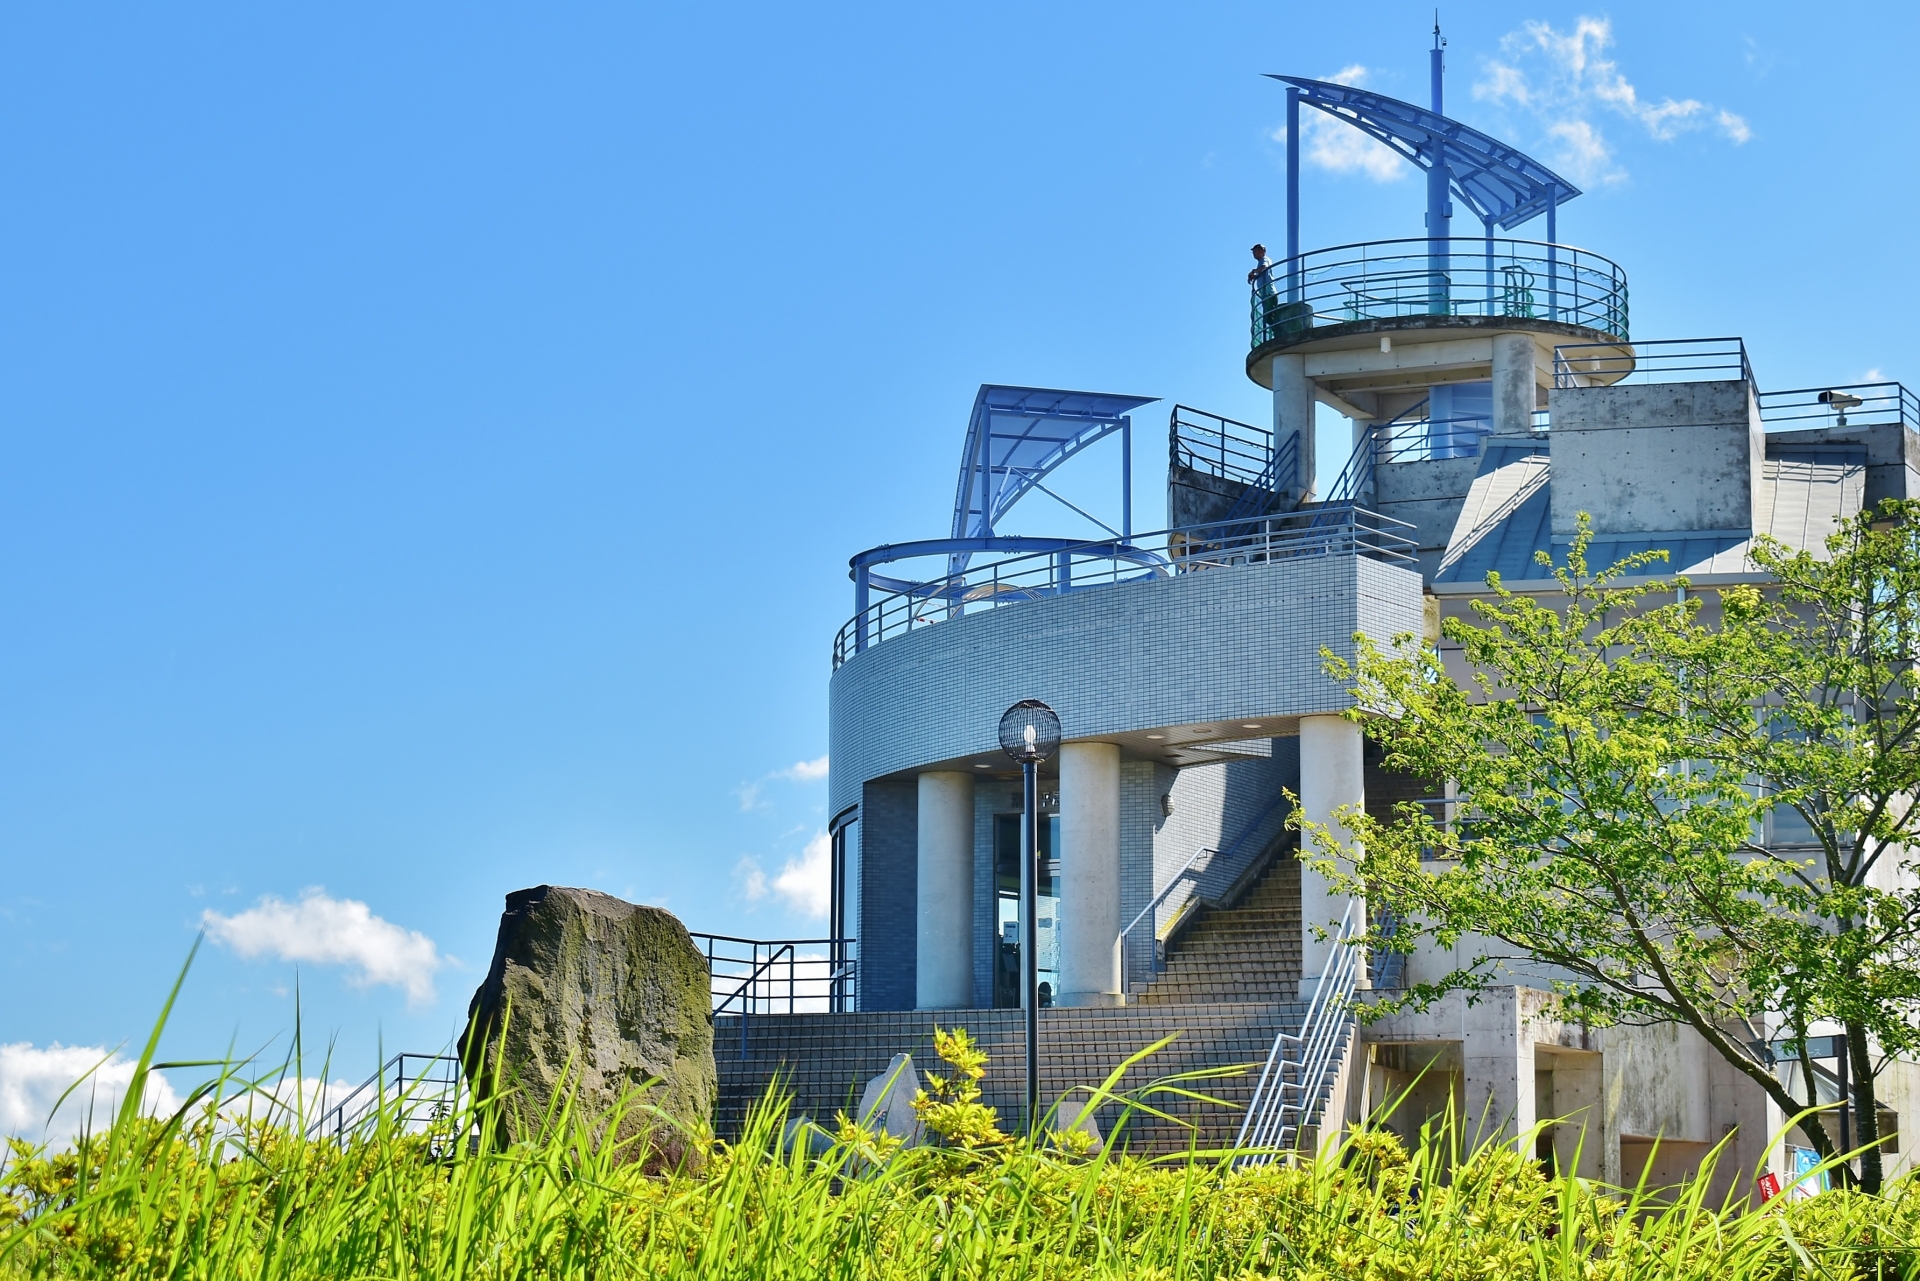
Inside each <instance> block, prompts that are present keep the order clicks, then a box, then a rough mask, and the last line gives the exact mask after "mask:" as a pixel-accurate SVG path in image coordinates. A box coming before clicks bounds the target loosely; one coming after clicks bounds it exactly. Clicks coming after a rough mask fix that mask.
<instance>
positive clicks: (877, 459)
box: [0, 2, 1920, 1128]
mask: <svg viewBox="0 0 1920 1281" xmlns="http://www.w3.org/2000/svg"><path fill="white" fill-rule="evenodd" d="M1913 12H1914V11H1913V10H1911V9H1910V8H1908V7H1907V6H1901V5H1848V4H1828V5H1823V6H1821V7H1820V8H1819V10H1818V11H1817V15H1816V14H1815V13H1813V12H1811V11H1809V10H1807V9H1806V8H1805V7H1804V6H1790V5H1785V4H1759V5H1756V4H1750V3H1747V4H1689V5H1675V4H1671V3H1661V4H1653V3H1631V4H1620V5H1614V6H1608V7H1601V6H1582V5H1571V6H1569V5H1561V4H1501V5H1491V4H1487V5H1474V6H1471V7H1465V6H1459V7H1448V8H1447V9H1446V10H1445V11H1444V12H1443V15H1442V16H1443V19H1444V21H1445V24H1446V29H1447V34H1448V37H1449V40H1450V54H1449V67H1450V71H1449V106H1450V108H1451V109H1452V111H1453V112H1454V114H1457V115H1459V116H1462V117H1463V118H1465V119H1467V120H1468V121H1470V122H1472V123H1475V124H1478V125H1480V126H1482V127H1485V128H1488V129H1489V130H1492V131H1494V132H1497V133H1499V134H1501V135H1502V136H1504V137H1507V138H1509V139H1510V140H1512V141H1514V142H1516V143H1518V144H1520V145H1522V146H1524V147H1527V148H1530V149H1533V150H1535V151H1536V154H1538V155H1540V156H1541V157H1542V158H1543V159H1546V160H1548V161H1549V162H1550V163H1553V164H1555V165H1557V166H1560V167H1562V168H1563V169H1564V170H1565V171H1566V172H1568V173H1569V174H1570V175H1571V176H1574V177H1576V179H1577V180H1579V181H1581V182H1582V183H1583V184H1584V185H1585V187H1586V190H1587V194H1586V195H1585V196H1583V197H1582V198H1581V199H1580V200H1578V201H1576V202H1574V203H1573V204H1571V205H1569V206H1568V207H1567V208H1566V210H1565V211H1564V212H1563V214H1562V219H1561V238H1562V239H1563V240H1565V241H1570V242H1573V243H1577V244H1582V245H1585V246H1587V247H1590V248H1592V249H1594V250H1597V251H1598V252H1600V253H1603V254H1606V255H1608V256H1610V257H1612V258H1614V259H1615V260H1616V261H1618V262H1620V263H1621V264H1622V265H1623V266H1624V267H1625V269H1626V271H1627V273H1628V276H1629V279H1630V280H1631V282H1632V305H1633V327H1634V331H1635V333H1636V335H1637V336H1640V337H1648V338H1651V337H1663V336H1676V337H1685V336H1702V335H1719V334H1741V335H1744V336H1745V337H1746V339H1747V341H1748V344H1749V347H1750V350H1751V352H1752V355H1753V360H1754V364H1755V368H1756V370H1757V373H1758V377H1759V378H1760V380H1761V382H1762V384H1763V385H1764V386H1768V387H1795V386H1805V385H1808V384H1815V383H1827V382H1846V381H1854V380H1858V379H1861V378H1864V377H1868V376H1870V375H1876V374H1877V375H1879V376H1885V377H1888V378H1902V377H1905V378H1907V379H1909V380H1910V381H1920V366H1916V365H1914V364H1913V362H1912V357H1911V356H1910V355H1909V353H1910V352H1912V350H1913V348H1914V336H1915V335H1914V319H1913V316H1914V311H1913V306H1912V301H1911V300H1912V299H1913V298H1914V297H1916V296H1920V290H1916V288H1915V286H1916V283H1920V282H1916V279H1915V277H1916V266H1915V261H1914V255H1913V251H1912V244H1913V242H1912V239H1911V233H1910V224H1911V212H1910V211H1911V209H1912V208H1913V207H1914V206H1915V203H1916V192H1915V190H1914V188H1915V178H1914V173H1915V171H1916V166H1915V164H1914V161H1915V159H1916V157H1915V154H1914V144H1913V142H1912V133H1911V129H1910V128H1908V127H1906V126H1905V124H1904V122H1905V121H1907V120H1909V119H1910V118H1911V104H1910V102H1908V101H1906V100H1905V98H1904V96H1903V95H1904V92H1905V91H1904V89H1903V86H1905V85H1906V84H1907V82H1908V79H1909V77H1908V71H1909V68H1908V66H1907V62H1908V57H1907V55H1908V53H1909V52H1910V50H1911V48H1912V47H1913V45H1914V42H1915V36H1916V35H1920V31H1916V26H1920V23H1917V22H1916V20H1915V18H1914V16H1913ZM3 21H4V38H0V139H4V142H3V145H4V154H5V157H6V180H5V184H4V185H5V191H6V196H5V199H4V200H0V227H3V229H4V240H5V245H6V250H5V254H4V263H5V271H4V278H3V279H0V327H4V331H3V332H0V593H3V598H4V601H5V605H4V622H5V626H4V627H3V628H0V870H4V873H5V875H4V877H0V936H3V937H4V938H5V940H6V945H5V947H4V948H3V949H0V957H4V964H5V966H6V973H5V975H4V991H5V992H6V995H5V997H4V998H0V1046H3V1047H5V1049H4V1051H0V1078H7V1079H8V1080H12V1081H13V1082H14V1083H15V1084H16V1085H19V1083H20V1082H23V1081H25V1082H27V1083H28V1085H29V1086H31V1089H28V1090H27V1093H26V1094H22V1095H20V1097H29V1096H30V1097H35V1098H37V1097H40V1096H39V1095H36V1094H33V1093H32V1091H33V1090H37V1089H40V1088H41V1086H42V1085H44V1083H45V1081H46V1080H48V1079H51V1077H52V1076H57V1075H58V1073H59V1071H62V1070H65V1068H64V1067H63V1066H62V1065H64V1064H66V1063H67V1062H68V1060H67V1059H56V1057H49V1056H52V1055H53V1053H54V1052H53V1051H52V1049H51V1047H52V1046H53V1045H55V1044H56V1043H58V1044H60V1045H63V1046H67V1047H75V1046H79V1047H112V1046H114V1045H116V1044H118V1043H120V1042H121V1041H123V1040H125V1039H126V1038H128V1037H130V1036H135V1035H137V1034H140V1033H142V1032H143V1031H144V1029H145V1028H146V1026H147V1025H148V1022H149V1020H150V1019H151V1017H152V1015H153V1013H154V1011H155V1010H156V1009H157V1007H158V1004H159V1001H160V1000H161V998H162V996H163V995H164V991H165V988H166V985H167V982H168V981H169V980H170V978H171V976H172V973H173V971H174V970H175V969H176V968H177V966H178V965H179V963H180V961H181V959H182V958H183V957H184V956H185V954H186V951H187V949H188V947H189V946H190V944H191V943H192V940H193V938H194V935H195V933H196V931H198V930H199V929H200V928H201V927H202V925H203V924H208V923H211V924H212V925H213V927H214V938H213V941H212V942H210V944H209V946H208V947H207V948H206V949H205V950H204V951H203V952H202V954H201V959H200V961H199V963H198V966H197V968H196V971H195V973H194V975H193V978H192V980H191V983H190V985H189V987H188V989H187V992H186V995H185V998H184V1000H183V1002H182V1004H181V1007H180V1009H179V1011H178V1013H177V1015H176V1018H175V1022H174V1025H173V1033H172V1036H171V1038H170V1042H169V1048H170V1049H171V1050H172V1051H173V1052H174V1053H176V1054H188V1053H194V1054H198V1053H204V1052H207V1051H213V1052H218V1051H221V1050H223V1049H225V1047H226V1046H227V1045H228V1044H229V1043H230V1042H231V1043H233V1044H235V1045H238V1046H241V1047H248V1048H251V1047H255V1046H259V1045H262V1044H266V1043H268V1042H270V1041H271V1040H272V1038H274V1037H275V1036H276V1035H281V1034H284V1032H285V1031H286V1030H287V1029H288V1028H289V1027H290V1025H291V1023H292V1018H293V989H294V984H295V977H296V972H297V973H298V979H299V986H300V991H301V996H302V1000H303V1008H304V1011H305V1016H306V1021H307V1030H308V1033H309V1037H310V1039H311V1040H315V1041H324V1040H325V1039H326V1038H327V1037H329V1036H331V1037H334V1038H336V1039H337V1040H336V1043H337V1047H338V1049H337V1056H338V1058H339V1059H340V1060H341V1066H340V1067H339V1069H338V1073H339V1074H340V1075H345V1076H354V1077H357V1076H359V1075H362V1074H364V1072H365V1071H366V1070H368V1069H369V1068H370V1066H371V1064H372V1062H373V1059H374V1056H375V1054H376V1052H377V1049H378V1047H379V1046H381V1045H382V1044H384V1045H385V1046H386V1047H387V1048H388V1049H390V1050H391V1049H395V1048H423V1049H424V1048H436V1047H438V1046H439V1045H440V1044H442V1043H443V1042H444V1041H445V1039H446V1037H447V1036H448V1035H449V1033H450V1031H451V1030H452V1028H453V1027H454V1026H455V1025H456V1024H457V1023H458V1022H459V1020H460V1017H461V1015H462V1012H463V1011H464V1009H465V1004H466V1000H467V997H468V996H469V994H470V993H471V991H472V989H473V986H474V984H475V983H476V982H477V981H478V979H479V977H480V975H481V972H482V970H483V968H484V966H485V963H486V961H487V958H488V955H489V953H490V950H491V946H492V938H493V931H494V927H495V924H496V922H497V918H498V912H499V908H500V902H501V896H502V895H503V894H504V893H506V892H507V891H509V890H511V889H514V888H517V887H520V886H524V885H530V884H537V883H539V882H542V881H548V882H554V883H562V884H575V885H588V886H594V887H598V888H601V889H605V890H608V891H610V892H613V893H616V894H620V895H623V896H626V897H628V898H632V899H635V900H641V901H647V902H653V903H660V904H664V905H665V906H667V907H669V908H671V909H672V910H674V911H675V912H677V913H679V914H680V915H681V916H682V918H683V919H685V920H686V921H687V922H688V924H689V925H690V926H692V927H693V928H696V929H707V930H717V931H726V932H733V933H741V934H752V935H759V936H771V937H778V936H791V935H795V934H811V933H814V932H816V931H818V930H819V929H821V928H822V922H821V921H820V920H819V919H817V918H815V917H814V916H812V915H810V911H811V908H812V907H813V906H814V905H815V904H816V903H817V901H818V897H819V895H818V888H819V885H820V882H819V880H818V877H817V875H816V873H817V872H818V868H819V865H818V862H817V859H816V860H815V861H813V862H809V858H808V851H809V846H810V844H812V845H813V847H814V849H816V850H817V849H818V844H817V841H818V835H817V834H818V833H819V832H820V830H821V828H822V826H823V823H824V820H825V817H826V815H825V813H824V802H825V795H824V792H825V789H824V782H823V779H822V777H821V770H820V768H819V766H818V765H817V762H818V761H819V760H820V758H821V757H822V754H823V753H824V752H825V750H826V746H825V743H826V702H825V693H826V679H827V676H828V656H829V645H830V642H831V638H832V635H833V632H834V630H835V628H836V627H838V625H839V624H840V623H841V622H842V621H843V620H844V617H845V615H846V614H847V613H848V612H849V610H850V589H849V586H848V583H847V581H846V558H847V556H848V555H849V554H851V553H852V552H854V551H856V550H858V549H860V548H862V547H866V546H869V545H872V544H874V543H878V542H882V541H892V540H898V539H902V538H910V537H921V536H931V535H937V534H940V533H942V532H944V527H945V524H946V520H947V512H948V510H949V508H950V504H951V502H952V492H953V474H954V467H955V464H956V462H957V454H958V450H959V442H960V436H961V432H962V430H963V428H964V426H965V418H966V412H967V409H968V406H969V405H970V403H971V400H972V397H973V393H974V390H975V388H976V387H977V385H978V384H979V383H981V382H983V381H993V382H1010V383H1032V384H1040V385H1052V386H1067V387H1079V388H1087V389H1096V390H1106V391H1117V392H1134V393H1139V394H1143V395H1154V396H1161V397H1165V398H1167V401H1168V402H1169V403H1171V402H1172V401H1173V400H1180V401H1184V402H1186V403H1188V404H1194V405H1198V406H1201V407H1204V408H1208V409H1212V410H1214V411H1216V412H1221V413H1226V414H1230V415H1234V416H1237V417H1242V418H1251V419H1253V420H1255V421H1260V420H1262V419H1263V418H1264V417H1265V415H1266V410H1265V408H1264V405H1263V396H1262V393H1260V392H1259V391H1258V390H1257V389H1256V388H1254V387H1253V386H1252V385H1251V384H1249V383H1248V382H1247V381H1246V379H1245V377H1244V374H1243V373H1242V365H1241V361H1242V356H1243V354H1244V341H1245V298H1244V285H1243V283H1242V282H1243V277H1244V272H1245V269H1246V264H1247V253H1246V251H1247V246H1248V245H1249V244H1251V243H1252V242H1253V241H1254V240H1256V239H1264V240H1266V241H1267V242H1268V243H1269V244H1276V245H1277V244H1279V243H1282V241H1283V238H1284V229H1283V222H1282V219H1283V213H1282V210H1283V205H1282V203H1281V199H1282V169H1281V158H1282V146H1281V143H1280V142H1279V141H1278V140H1277V138H1276V130H1277V129H1278V128H1279V126H1280V125H1281V124H1282V121H1283V110H1282V95H1281V91H1280V90H1279V89H1278V88H1277V87H1276V86H1275V85H1273V83H1272V82H1270V81H1266V80H1263V79H1261V78H1260V76H1259V73H1261V72H1264V71H1286V72H1294V73H1302V74H1308V75H1318V76H1334V75H1344V76H1345V77H1347V78H1350V79H1360V80H1362V81H1363V82H1364V83H1366V84H1367V85H1369V86H1370V87H1373V88H1377V89H1380V90H1382V91H1384V92H1386V93H1390V94H1394V95H1397V96H1404V97H1412V98H1416V99H1418V98H1423V97H1424V94H1425V85H1426V55H1425V50H1426V48H1427V43H1428V28H1429V26H1430V24H1431V6H1430V5H1418V4H1400V3H1391V2H1382V3H1377V4H1371V5H1367V6H1363V7H1355V6H1350V5H1329V4H1319V5H1300V4H1280V5H1274V4H1268V5H1258V6H1255V5H1177V6H1176V5H1124V4H1101V5H1046V6H1037V5H1032V4H1020V5H995V4H974V5H966V6H947V7H943V8H940V9H938V10H935V9H932V8H929V7H918V6H872V7H868V8H855V7H821V6H765V7H755V6H743V5H728V6H720V5H710V6H693V5H686V6H672V7H667V6H652V7H649V6H642V5H617V6H615V5H589V4H570V5H554V6H522V7H518V8H512V9H509V8H503V7H498V6H484V5H463V6H434V5H413V6H402V7H396V6H389V5H381V6H373V5H352V4H336V5H328V6H316V5H280V6H266V7H262V6H247V7H241V6H233V7H229V8H222V7H213V6H199V5H175V6H165V7H163V8H156V7H153V6H138V7H136V6H113V5H100V6H88V7H79V6H41V7H37V8H31V7H25V6H17V7H15V8H13V9H12V10H10V11H8V12H7V13H6V14H5V16H4V19H3ZM1308 142H1309V150H1310V152H1311V153H1312V155H1311V157H1310V159H1311V163H1309V165H1308V166H1307V169H1306V175H1305V182H1304V187H1305V206H1306V213H1305V230H1304V235H1303V241H1304V243H1305V245H1307V246H1308V247H1312V246H1315V245H1325V244H1336V243H1342V242H1347V241H1354V240H1362V239H1372V238H1384V237H1389V236H1400V235H1416V234H1419V231H1420V217H1421V209H1422V200H1423V195H1422V186H1421V184H1420V182H1419V181H1418V180H1417V179H1416V178H1415V177H1413V176H1412V175H1411V173H1410V172H1405V171H1403V170H1400V169H1396V168H1394V167H1392V166H1382V165H1379V164H1377V163H1375V162H1374V160H1373V158H1371V157H1369V156H1368V155H1367V154H1366V153H1365V151H1364V150H1359V151H1356V150H1354V149H1352V148H1351V147H1347V146H1344V145H1343V144H1342V140H1340V139H1336V138H1335V137H1334V136H1333V135H1325V136H1316V137H1314V138H1309V139H1308ZM1529 234H1539V233H1538V231H1537V230H1536V231H1534V232H1531V233H1529ZM1163 413H1164V407H1149V408H1148V409H1146V410H1144V411H1142V412H1141V414H1140V415H1139V416H1138V419H1137V421H1138V422H1140V423H1141V424H1142V425H1143V429H1144V433H1145V434H1144V436H1143V440H1144V442H1145V444H1144V445H1143V446H1142V448H1141V449H1140V450H1139V452H1138V455H1137V457H1138V458H1140V459H1142V460H1144V463H1143V465H1142V466H1140V467H1139V468H1138V469H1137V482H1136V511H1137V520H1136V523H1137V524H1138V525H1140V526H1145V527H1152V526H1154V525H1156V524H1157V523H1158V521H1157V519H1156V518H1157V516H1158V514H1159V512H1160V510H1161V508H1162V505H1163V499H1162V494H1161V478H1160V475H1159V473H1158V471H1157V462H1158V459H1159V457H1160V456H1161V455H1160V453H1159V446H1158V440H1159V435H1158V432H1159V424H1160V423H1162V422H1164V418H1163V417H1161V415H1162V414H1163ZM1325 452H1326V451H1325V450H1324V449H1323V454H1324V453H1325ZM1335 462H1336V464H1337V462H1338V457H1337V456H1335ZM1079 467H1080V473H1081V474H1080V476H1079V478H1078V479H1077V480H1076V481H1074V482H1073V484H1074V488H1072V489H1070V490H1069V491H1068V492H1069V493H1070V495H1072V496H1074V497H1075V498H1076V501H1083V500H1084V501H1086V502H1088V503H1090V504H1093V505H1096V506H1100V509H1101V511H1102V513H1103V514H1110V513H1111V511H1112V509H1113V508H1114V507H1115V506H1116V505H1117V504H1116V503H1115V502H1114V501H1113V495H1112V482H1111V477H1112V475H1113V459H1112V457H1111V455H1110V453H1109V454H1098V455H1096V456H1093V457H1089V458H1087V459H1086V460H1085V461H1084V462H1083V463H1081V464H1079ZM1025 524H1026V526H1027V528H1026V531H1025V532H1055V531H1058V530H1077V529H1079V528H1080V526H1079V525H1077V524H1075V523H1074V521H1073V519H1072V518H1070V517H1067V516H1066V515H1065V513H1064V512H1060V511H1059V510H1058V509H1055V511H1053V512H1049V511H1047V510H1045V508H1044V506H1042V505H1035V506H1034V507H1033V510H1032V511H1031V512H1028V513H1027V515H1026V517H1025ZM209 914H211V915H209ZM9 1056H10V1057H9ZM36 1073H37V1074H38V1075H37V1076H36V1075H35V1074H36ZM34 1082H39V1083H40V1084H38V1085H36V1084H33V1083H34ZM5 1084H6V1081H5V1080H0V1087H4V1086H5ZM22 1088H26V1087H22ZM49 1097H50V1096H49ZM8 1123H9V1118H8V1117H6V1116H0V1128H4V1127H5V1125H6V1124H8Z"/></svg>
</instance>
